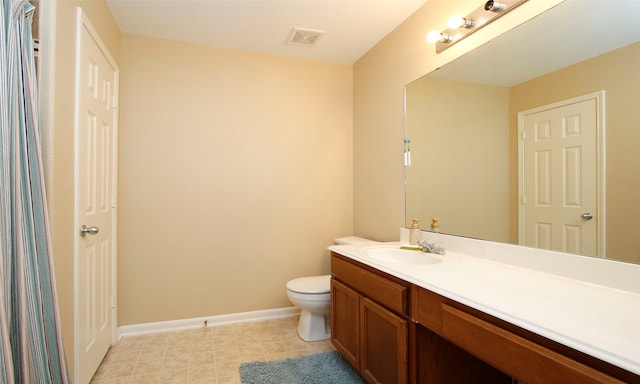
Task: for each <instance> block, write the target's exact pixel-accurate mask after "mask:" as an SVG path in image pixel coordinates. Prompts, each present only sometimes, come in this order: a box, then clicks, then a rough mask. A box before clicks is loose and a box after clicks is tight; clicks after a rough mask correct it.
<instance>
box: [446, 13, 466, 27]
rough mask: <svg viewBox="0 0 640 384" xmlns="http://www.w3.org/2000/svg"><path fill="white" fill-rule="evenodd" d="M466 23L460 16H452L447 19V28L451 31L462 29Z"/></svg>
mask: <svg viewBox="0 0 640 384" xmlns="http://www.w3.org/2000/svg"><path fill="white" fill-rule="evenodd" d="M466 21H467V20H466V19H465V18H464V17H462V16H460V15H453V16H451V18H450V19H449V28H452V29H455V28H462V27H464V25H465V23H466Z"/></svg>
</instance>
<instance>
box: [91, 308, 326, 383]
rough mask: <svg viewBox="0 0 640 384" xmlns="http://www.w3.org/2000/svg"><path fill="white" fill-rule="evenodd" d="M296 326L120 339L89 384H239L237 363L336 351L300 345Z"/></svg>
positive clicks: (267, 324) (271, 323)
mask: <svg viewBox="0 0 640 384" xmlns="http://www.w3.org/2000/svg"><path fill="white" fill-rule="evenodd" d="M297 322H298V318H297V317H289V318H285V319H277V320H267V321H259V322H251V323H241V324H233V325H221V326H210V327H207V328H204V327H203V328H200V329H193V330H187V331H176V332H167V333H157V334H151V335H144V336H129V337H123V338H122V339H121V340H120V341H118V343H117V344H116V345H114V346H113V347H111V349H110V350H109V353H108V354H107V356H106V357H105V359H104V361H103V362H102V365H100V367H99V368H98V371H97V372H96V374H95V376H94V377H93V380H92V381H91V383H92V384H121V383H131V384H134V383H135V384H138V383H140V384H146V383H154V384H164V383H180V384H187V383H188V384H196V383H198V384H199V383H212V384H227V383H234V384H239V383H240V373H239V370H238V368H239V366H240V364H241V363H245V362H250V361H256V360H261V361H268V360H281V359H286V358H289V357H299V356H304V355H310V354H314V353H318V352H325V351H330V350H333V349H334V348H333V346H332V345H331V342H330V341H329V340H325V341H316V342H312V343H307V342H304V341H303V340H302V339H300V338H299V337H298V334H297V333H296V326H297Z"/></svg>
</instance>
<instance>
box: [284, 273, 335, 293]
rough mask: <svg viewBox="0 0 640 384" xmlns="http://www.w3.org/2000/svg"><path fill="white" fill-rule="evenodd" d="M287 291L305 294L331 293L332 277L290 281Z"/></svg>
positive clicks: (314, 277)
mask: <svg viewBox="0 0 640 384" xmlns="http://www.w3.org/2000/svg"><path fill="white" fill-rule="evenodd" d="M287 289H288V290H289V291H291V292H296V293H303V294H327V293H329V292H330V291H331V275H323V276H310V277H300V278H297V279H293V280H289V281H288V282H287Z"/></svg>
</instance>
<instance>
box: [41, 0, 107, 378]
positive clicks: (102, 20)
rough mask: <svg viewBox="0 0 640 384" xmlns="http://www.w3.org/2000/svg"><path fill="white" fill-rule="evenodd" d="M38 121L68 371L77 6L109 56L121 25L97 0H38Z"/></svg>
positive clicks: (103, 3) (71, 299)
mask: <svg viewBox="0 0 640 384" xmlns="http://www.w3.org/2000/svg"><path fill="white" fill-rule="evenodd" d="M40 4H41V6H42V8H41V12H42V13H41V15H40V21H41V33H40V37H41V45H40V52H41V53H40V55H41V56H40V65H41V68H40V73H41V78H40V81H41V86H40V89H41V96H40V98H41V112H42V116H41V122H42V128H41V129H42V133H43V146H44V152H45V172H46V181H47V196H48V199H49V214H50V219H51V227H52V242H53V255H54V267H55V274H56V285H57V291H58V302H59V307H60V317H61V322H62V336H63V340H64V346H65V349H66V354H67V361H68V362H69V364H70V367H69V368H70V369H71V372H72V371H73V353H74V348H73V331H74V327H73V324H74V323H73V310H74V307H73V297H74V289H73V275H74V271H73V252H74V247H73V242H74V238H75V236H76V230H75V229H74V193H73V185H74V150H73V148H74V119H75V110H74V98H75V88H74V84H75V39H76V11H77V7H82V9H83V10H84V12H85V14H86V15H87V17H88V19H89V20H90V21H91V23H92V24H93V26H94V27H95V29H96V30H97V31H98V33H99V34H100V36H101V37H102V39H103V41H104V43H105V46H106V47H107V49H108V50H109V51H110V52H111V54H112V56H113V57H114V59H115V60H116V62H119V60H120V55H119V53H120V31H119V30H118V28H117V26H116V24H115V22H114V20H113V18H112V17H111V12H110V11H109V9H108V7H107V5H106V3H105V2H104V1H102V0H86V1H70V0H65V1H41V3H40Z"/></svg>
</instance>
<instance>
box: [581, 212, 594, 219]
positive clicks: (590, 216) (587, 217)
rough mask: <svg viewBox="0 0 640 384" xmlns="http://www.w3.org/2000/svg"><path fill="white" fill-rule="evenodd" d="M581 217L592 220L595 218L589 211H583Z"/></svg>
mask: <svg viewBox="0 0 640 384" xmlns="http://www.w3.org/2000/svg"><path fill="white" fill-rule="evenodd" d="M580 217H581V218H583V219H585V220H591V219H593V215H592V214H590V213H589V212H587V213H583V214H582V215H580Z"/></svg>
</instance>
